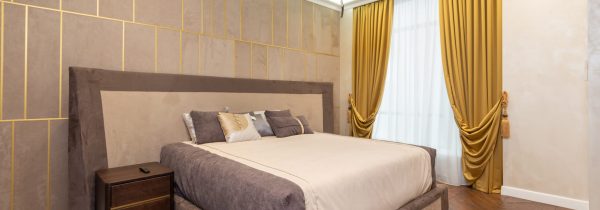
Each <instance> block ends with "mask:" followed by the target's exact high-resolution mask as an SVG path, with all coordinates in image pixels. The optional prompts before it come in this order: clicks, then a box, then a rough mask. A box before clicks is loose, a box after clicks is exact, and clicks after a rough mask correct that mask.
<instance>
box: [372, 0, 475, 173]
mask: <svg viewBox="0 0 600 210" xmlns="http://www.w3.org/2000/svg"><path fill="white" fill-rule="evenodd" d="M391 39H392V40H391V46H390V47H391V50H390V55H389V56H390V58H389V66H388V72H387V77H386V82H385V89H384V95H383V99H382V104H381V107H380V109H379V113H378V115H377V119H376V121H375V126H374V131H373V132H374V133H373V138H374V139H381V140H389V141H398V142H402V143H408V144H415V145H422V146H428V147H432V148H435V149H436V150H437V158H436V167H435V170H436V173H437V179H438V180H439V181H441V182H445V183H448V184H452V185H461V184H465V183H466V182H465V181H464V178H463V176H462V166H461V150H462V149H461V142H460V138H459V133H458V127H456V124H455V122H454V116H453V115H452V110H451V108H450V103H449V101H448V96H447V92H446V85H445V83H444V72H443V70H442V58H441V46H440V29H439V14H438V0H395V2H394V20H393V26H392V38H391Z"/></svg>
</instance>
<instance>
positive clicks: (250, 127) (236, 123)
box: [217, 112, 260, 143]
mask: <svg viewBox="0 0 600 210" xmlns="http://www.w3.org/2000/svg"><path fill="white" fill-rule="evenodd" d="M217 118H218V119H219V122H220V123H221V129H223V134H225V140H226V141H227V143H233V142H241V141H252V140H258V139H260V134H259V133H258V131H257V130H256V128H255V127H254V123H253V122H252V117H251V116H250V114H232V113H224V112H219V115H218V116H217Z"/></svg>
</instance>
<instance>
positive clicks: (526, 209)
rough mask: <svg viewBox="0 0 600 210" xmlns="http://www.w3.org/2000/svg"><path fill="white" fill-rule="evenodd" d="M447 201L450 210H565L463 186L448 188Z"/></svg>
mask: <svg viewBox="0 0 600 210" xmlns="http://www.w3.org/2000/svg"><path fill="white" fill-rule="evenodd" d="M448 200H449V205H450V210H488V209H490V210H493V209H502V210H509V209H510V210H565V208H561V207H556V206H551V205H547V204H542V203H537V202H533V201H528V200H523V199H519V198H514V197H509V196H502V195H499V194H486V193H483V192H479V191H476V190H473V189H471V188H469V187H464V186H461V187H455V186H448Z"/></svg>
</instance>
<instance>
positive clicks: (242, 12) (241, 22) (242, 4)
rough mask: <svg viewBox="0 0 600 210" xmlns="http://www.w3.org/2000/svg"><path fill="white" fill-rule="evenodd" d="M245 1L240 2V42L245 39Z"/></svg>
mask: <svg viewBox="0 0 600 210" xmlns="http://www.w3.org/2000/svg"><path fill="white" fill-rule="evenodd" d="M243 16H244V0H240V41H241V40H242V39H243V37H244V36H243V35H242V34H243V33H244V32H243V30H244V27H243V26H244V19H243Z"/></svg>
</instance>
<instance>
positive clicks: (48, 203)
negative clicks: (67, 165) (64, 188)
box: [46, 120, 52, 210]
mask: <svg viewBox="0 0 600 210" xmlns="http://www.w3.org/2000/svg"><path fill="white" fill-rule="evenodd" d="M50 128H51V127H50V120H48V159H47V161H48V162H47V165H48V176H47V179H48V180H46V181H47V186H46V210H50V184H51V183H52V182H51V181H50V147H51V146H50V145H51V144H50V142H51V137H50V136H51V135H50Z"/></svg>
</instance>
